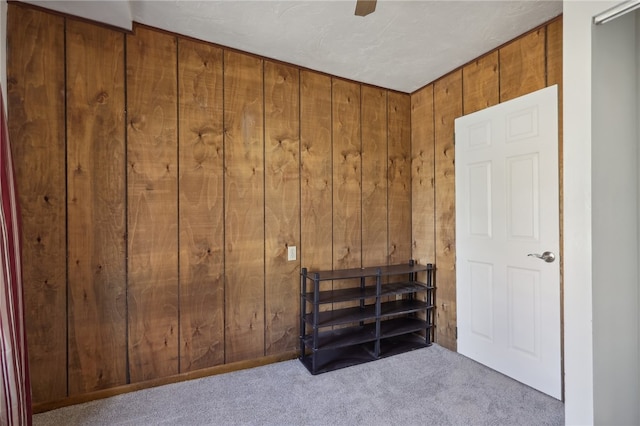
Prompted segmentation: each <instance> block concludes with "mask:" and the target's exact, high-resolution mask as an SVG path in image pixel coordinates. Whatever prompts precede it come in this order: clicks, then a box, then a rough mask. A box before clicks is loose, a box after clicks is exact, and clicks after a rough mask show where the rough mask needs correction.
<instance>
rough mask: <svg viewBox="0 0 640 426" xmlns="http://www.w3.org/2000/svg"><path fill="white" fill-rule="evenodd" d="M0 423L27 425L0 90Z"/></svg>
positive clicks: (11, 189) (16, 227) (13, 213)
mask: <svg viewBox="0 0 640 426" xmlns="http://www.w3.org/2000/svg"><path fill="white" fill-rule="evenodd" d="M0 112H1V116H0V139H1V140H0V196H1V197H2V208H1V209H0V228H1V229H0V258H1V259H0V260H1V262H2V263H1V267H2V270H1V271H0V369H1V370H2V373H1V374H0V424H2V425H28V426H30V425H31V388H30V384H29V383H30V382H29V367H28V364H27V341H26V331H25V325H24V304H23V299H22V298H23V292H22V270H21V261H20V216H19V211H18V202H17V197H16V187H15V182H14V179H13V177H14V175H13V164H12V161H11V147H10V145H9V132H8V130H7V123H6V116H5V111H4V102H3V100H2V94H1V91H0Z"/></svg>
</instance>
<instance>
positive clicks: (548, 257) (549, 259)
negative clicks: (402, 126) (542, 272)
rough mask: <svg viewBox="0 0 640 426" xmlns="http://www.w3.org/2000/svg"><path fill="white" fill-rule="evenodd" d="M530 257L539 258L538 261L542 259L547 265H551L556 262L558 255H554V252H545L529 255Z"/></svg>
mask: <svg viewBox="0 0 640 426" xmlns="http://www.w3.org/2000/svg"><path fill="white" fill-rule="evenodd" d="M528 256H533V257H537V258H538V259H542V260H544V261H545V262H547V263H551V262H553V261H554V260H556V255H555V254H553V252H551V251H545V252H544V253H542V254H538V253H529V254H528Z"/></svg>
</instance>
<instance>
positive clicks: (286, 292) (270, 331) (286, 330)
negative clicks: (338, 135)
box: [264, 61, 300, 355]
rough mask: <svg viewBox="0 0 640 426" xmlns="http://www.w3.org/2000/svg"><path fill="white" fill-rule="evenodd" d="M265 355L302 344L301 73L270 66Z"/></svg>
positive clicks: (267, 65) (267, 76)
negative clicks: (294, 249)
mask: <svg viewBox="0 0 640 426" xmlns="http://www.w3.org/2000/svg"><path fill="white" fill-rule="evenodd" d="M264 87H265V102H264V103H265V253H266V254H265V262H266V264H265V275H266V276H265V327H266V332H265V339H266V341H265V352H266V355H275V354H279V353H283V352H287V351H292V350H295V349H296V348H297V346H298V327H299V325H298V322H299V321H298V318H299V311H300V303H299V299H298V297H297V295H298V294H299V290H298V288H299V285H300V261H299V260H297V259H296V260H295V261H288V260H287V258H288V257H287V248H288V247H289V246H297V245H298V242H299V241H300V75H299V71H298V69H297V68H294V67H291V66H287V65H282V64H277V63H274V62H269V61H267V62H265V70H264Z"/></svg>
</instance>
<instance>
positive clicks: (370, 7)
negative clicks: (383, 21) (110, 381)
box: [356, 0, 377, 16]
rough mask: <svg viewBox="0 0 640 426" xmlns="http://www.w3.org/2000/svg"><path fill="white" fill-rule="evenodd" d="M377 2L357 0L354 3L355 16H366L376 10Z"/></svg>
mask: <svg viewBox="0 0 640 426" xmlns="http://www.w3.org/2000/svg"><path fill="white" fill-rule="evenodd" d="M376 1H377V0H357V1H356V15H357V16H367V15H368V14H370V13H371V12H373V11H374V10H376Z"/></svg>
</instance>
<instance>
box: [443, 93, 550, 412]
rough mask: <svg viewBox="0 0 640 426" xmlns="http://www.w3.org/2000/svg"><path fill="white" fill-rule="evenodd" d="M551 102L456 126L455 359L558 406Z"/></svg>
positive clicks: (542, 97) (522, 104) (485, 113)
mask: <svg viewBox="0 0 640 426" xmlns="http://www.w3.org/2000/svg"><path fill="white" fill-rule="evenodd" d="M557 96H558V94H557V86H552V87H548V88H546V89H542V90H540V91H537V92H534V93H532V94H529V95H526V96H523V97H521V98H517V99H514V100H511V101H508V102H505V103H502V104H499V105H496V106H494V107H491V108H488V109H485V110H482V111H479V112H476V113H473V114H470V115H467V116H464V117H460V118H458V119H457V120H456V122H455V129H456V147H455V149H456V151H455V159H456V162H455V173H456V174H455V176H456V255H457V260H456V283H457V317H458V352H460V353H461V354H463V355H465V356H467V357H469V358H472V359H474V360H476V361H478V362H480V363H482V364H485V365H487V366H488V367H490V368H492V369H494V370H497V371H499V372H501V373H503V374H505V375H507V376H509V377H512V378H514V379H516V380H518V381H520V382H522V383H525V384H527V385H529V386H531V387H533V388H535V389H538V390H540V391H541V392H544V393H546V394H549V395H551V396H553V397H555V398H558V399H560V398H561V377H560V374H561V373H560V363H561V361H560V268H559V266H560V263H559V259H558V254H559V249H560V243H559V207H558V206H559V200H558V108H557V102H558V101H557ZM544 252H550V253H551V254H548V255H546V256H544V257H545V258H546V260H545V259H540V258H538V257H535V256H530V254H531V255H534V254H538V255H542V254H543V253H544ZM553 255H555V260H553V261H551V260H552V259H551V257H552V256H553Z"/></svg>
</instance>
